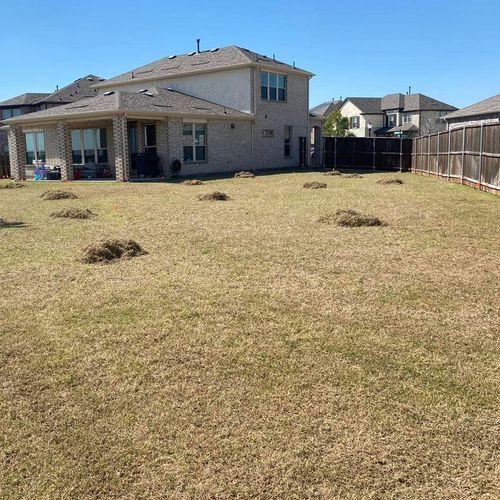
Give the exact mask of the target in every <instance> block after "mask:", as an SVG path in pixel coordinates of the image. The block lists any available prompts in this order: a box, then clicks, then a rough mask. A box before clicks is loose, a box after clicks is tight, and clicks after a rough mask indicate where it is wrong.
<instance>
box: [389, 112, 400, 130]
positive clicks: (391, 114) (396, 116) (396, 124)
mask: <svg viewBox="0 0 500 500" xmlns="http://www.w3.org/2000/svg"><path fill="white" fill-rule="evenodd" d="M391 118H394V123H393V124H391V123H390V120H391ZM387 126H388V127H397V126H398V114H397V113H388V115H387Z"/></svg>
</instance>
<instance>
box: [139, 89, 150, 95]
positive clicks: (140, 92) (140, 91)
mask: <svg viewBox="0 0 500 500" xmlns="http://www.w3.org/2000/svg"><path fill="white" fill-rule="evenodd" d="M147 91H148V89H141V90H139V94H144V92H147Z"/></svg>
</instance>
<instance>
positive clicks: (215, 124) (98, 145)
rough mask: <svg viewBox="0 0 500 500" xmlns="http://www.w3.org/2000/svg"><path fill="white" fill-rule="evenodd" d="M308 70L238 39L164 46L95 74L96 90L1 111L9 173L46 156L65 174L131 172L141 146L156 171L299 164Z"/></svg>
mask: <svg viewBox="0 0 500 500" xmlns="http://www.w3.org/2000/svg"><path fill="white" fill-rule="evenodd" d="M312 76H313V74H312V73H310V72H308V71H305V70H302V69H299V68H297V67H295V65H294V64H293V65H289V64H285V63H283V62H280V61H278V60H276V59H274V57H267V56H264V55H261V54H257V53H255V52H252V51H250V50H248V49H244V48H241V47H236V46H230V47H225V48H214V49H211V50H204V51H200V50H197V51H193V52H190V53H188V54H182V55H171V56H168V57H165V58H163V59H160V60H158V61H154V62H152V63H150V64H147V65H145V66H142V67H140V68H137V69H134V70H131V71H128V72H126V73H123V74H121V75H118V76H116V77H114V78H111V79H109V80H106V81H103V82H97V83H96V84H95V86H94V87H93V88H94V89H95V90H96V91H97V92H96V93H97V94H98V95H97V96H95V97H92V98H83V99H81V100H78V101H76V102H74V103H71V104H66V105H62V106H58V107H56V108H51V109H46V110H43V111H39V112H37V113H32V114H30V115H24V116H18V117H14V118H10V119H8V120H7V124H8V125H9V145H10V146H9V147H10V151H11V167H12V172H13V175H14V177H15V178H19V179H20V178H24V177H25V166H26V163H29V162H30V161H33V160H37V159H39V158H42V157H44V158H45V160H46V162H47V163H48V164H49V165H54V166H58V167H60V169H61V176H62V179H63V180H68V179H75V178H100V177H111V178H115V179H117V180H130V179H133V178H134V177H143V176H144V171H142V173H141V170H140V168H139V166H138V165H137V161H135V160H136V159H137V155H138V154H139V155H140V154H141V153H144V152H147V153H153V154H155V155H156V156H157V157H158V159H159V160H160V171H159V172H158V173H157V176H158V177H168V176H170V175H171V174H172V173H177V174H179V175H195V174H204V173H218V172H228V171H235V170H241V169H254V170H258V169H268V168H285V167H293V166H305V165H306V164H307V161H308V150H309V137H308V129H309V113H308V110H309V79H310V78H311V77H312ZM30 134H36V135H35V137H32V136H31V135H30ZM42 136H43V141H44V147H45V151H43V155H42V152H41V151H40V148H39V146H38V144H39V140H40V141H41V140H42V139H41V137H42ZM39 137H40V139H39ZM146 177H147V175H146Z"/></svg>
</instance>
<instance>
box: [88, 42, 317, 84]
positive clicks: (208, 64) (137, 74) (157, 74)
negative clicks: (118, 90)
mask: <svg viewBox="0 0 500 500" xmlns="http://www.w3.org/2000/svg"><path fill="white" fill-rule="evenodd" d="M254 65H262V66H266V67H269V68H275V69H276V70H282V71H283V70H286V71H294V72H298V73H303V74H304V75H308V76H312V73H309V72H307V71H305V70H302V69H299V68H296V67H295V66H292V65H289V64H285V63H283V62H281V61H278V60H276V59H274V58H272V57H267V56H264V55H262V54H257V53H256V52H252V51H251V50H248V49H243V48H241V47H236V46H235V45H232V46H230V47H224V48H220V49H219V48H217V49H211V50H204V51H201V52H190V53H188V54H181V55H171V56H168V57H164V58H163V59H159V60H157V61H154V62H152V63H149V64H146V65H145V66H141V67H140V68H137V69H134V70H132V71H127V72H126V73H123V74H121V75H118V76H115V77H114V78H110V79H109V80H106V81H105V82H102V83H98V84H96V87H105V86H108V85H112V84H116V83H121V82H131V81H134V82H136V81H141V80H145V81H147V80H151V79H158V78H168V77H169V76H178V75H182V74H189V73H198V72H207V71H214V70H219V69H223V68H224V69H225V68H231V67H239V66H254Z"/></svg>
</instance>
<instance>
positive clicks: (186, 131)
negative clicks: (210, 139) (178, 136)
mask: <svg viewBox="0 0 500 500" xmlns="http://www.w3.org/2000/svg"><path fill="white" fill-rule="evenodd" d="M182 145H183V146H184V161H205V160H206V159H207V151H206V149H207V125H206V123H184V126H183V130H182Z"/></svg>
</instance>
